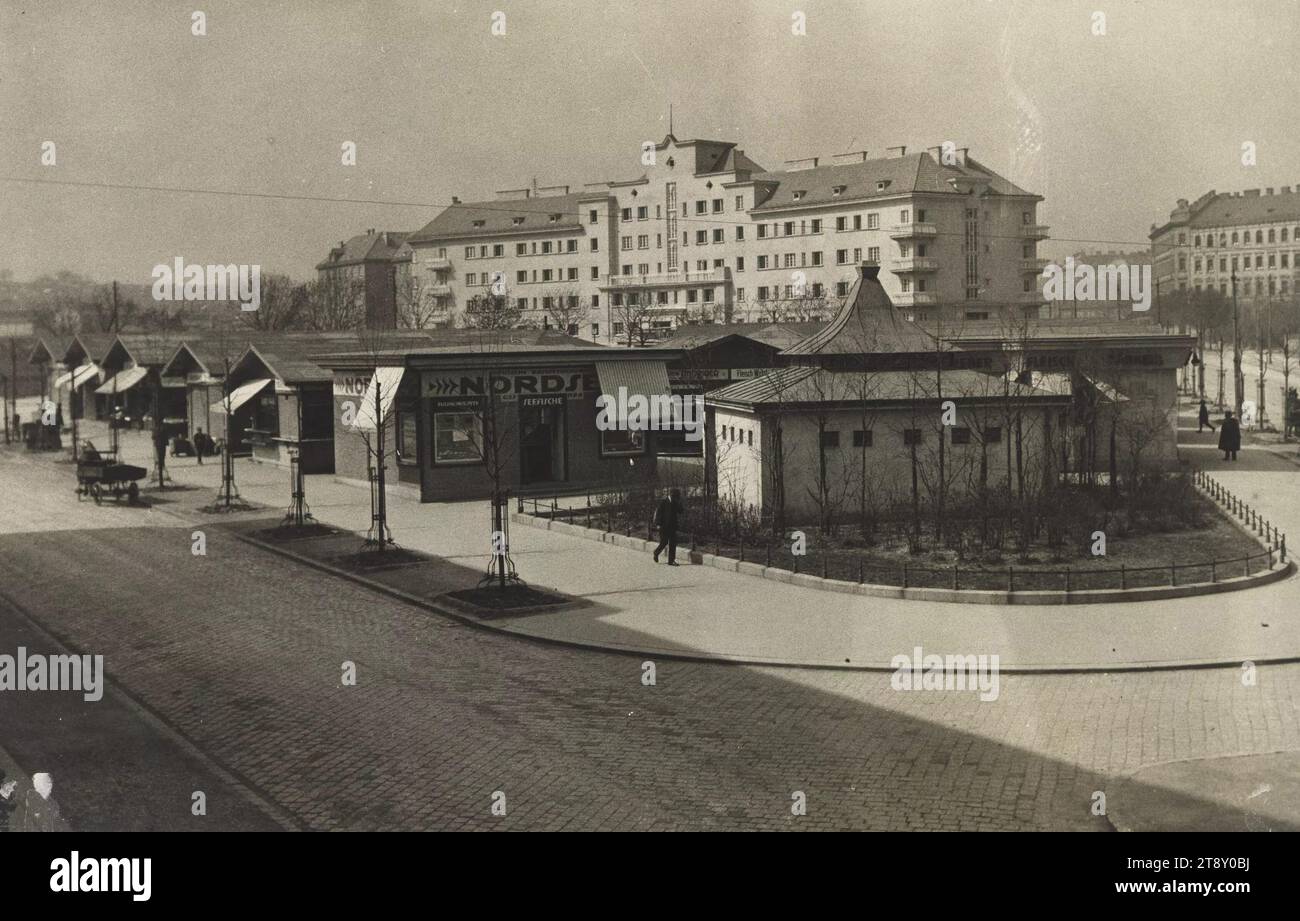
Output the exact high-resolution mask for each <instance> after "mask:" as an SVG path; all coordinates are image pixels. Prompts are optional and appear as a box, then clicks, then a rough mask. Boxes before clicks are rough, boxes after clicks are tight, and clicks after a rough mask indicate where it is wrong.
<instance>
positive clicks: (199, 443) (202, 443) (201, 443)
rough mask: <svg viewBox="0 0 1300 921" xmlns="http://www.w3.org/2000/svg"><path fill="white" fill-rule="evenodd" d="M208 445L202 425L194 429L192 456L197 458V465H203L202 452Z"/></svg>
mask: <svg viewBox="0 0 1300 921" xmlns="http://www.w3.org/2000/svg"><path fill="white" fill-rule="evenodd" d="M207 446H208V436H207V435H204V434H203V426H199V427H198V428H196V429H195V430H194V456H195V457H197V458H198V459H199V466H202V465H203V452H204V449H205V448H207Z"/></svg>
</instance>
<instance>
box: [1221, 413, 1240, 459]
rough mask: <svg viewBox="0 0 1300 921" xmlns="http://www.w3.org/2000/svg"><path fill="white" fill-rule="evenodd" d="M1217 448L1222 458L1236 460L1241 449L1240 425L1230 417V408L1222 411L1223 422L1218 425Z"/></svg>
mask: <svg viewBox="0 0 1300 921" xmlns="http://www.w3.org/2000/svg"><path fill="white" fill-rule="evenodd" d="M1219 450H1220V451H1222V452H1223V459H1224V460H1236V459H1237V452H1238V451H1240V450H1241V426H1240V425H1239V424H1237V420H1236V419H1234V418H1233V417H1232V410H1228V412H1226V413H1224V416H1223V424H1222V425H1220V426H1219Z"/></svg>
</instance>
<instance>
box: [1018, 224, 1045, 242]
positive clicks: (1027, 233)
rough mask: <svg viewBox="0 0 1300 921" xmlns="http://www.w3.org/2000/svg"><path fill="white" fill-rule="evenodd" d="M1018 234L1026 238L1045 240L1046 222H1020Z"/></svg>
mask: <svg viewBox="0 0 1300 921" xmlns="http://www.w3.org/2000/svg"><path fill="white" fill-rule="evenodd" d="M1020 236H1021V237H1022V238H1024V239H1026V240H1046V239H1047V237H1048V233H1047V225H1046V224H1021V225H1020Z"/></svg>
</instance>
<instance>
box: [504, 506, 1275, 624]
mask: <svg viewBox="0 0 1300 921" xmlns="http://www.w3.org/2000/svg"><path fill="white" fill-rule="evenodd" d="M1216 508H1217V505H1216ZM1228 517H1229V518H1230V519H1231V518H1232V516H1231V515H1229V516H1228ZM1233 521H1234V523H1236V522H1235V519H1233ZM510 522H511V523H512V524H521V525H524V526H526V527H532V528H538V529H540V530H544V531H555V532H556V533H559V534H568V535H570V536H572V537H580V538H583V539H584V540H594V541H599V542H600V543H605V544H613V545H614V546H616V547H624V548H626V549H628V550H639V551H641V552H643V553H649V552H653V550H654V548H655V547H657V546H658V544H656V543H655V542H654V541H649V540H641V539H640V538H637V537H628V536H627V535H624V534H619V533H617V532H613V531H599V530H596V529H595V528H586V527H583V526H582V525H575V524H569V523H568V522H565V521H552V520H551V519H549V518H539V517H536V516H533V515H529V514H527V513H526V512H511V513H510ZM1238 526H1240V525H1239V524H1238ZM1247 533H1249V531H1247ZM1252 536H1253V535H1252ZM687 556H688V557H689V558H690V560H691V562H692V563H696V564H697V565H700V566H711V567H713V568H714V569H722V570H725V571H726V572H738V573H743V574H745V575H749V576H757V577H759V578H763V579H770V580H771V581H773V582H784V583H787V584H789V585H798V586H801V587H803V588H812V589H817V590H819V591H825V592H839V593H840V594H845V595H863V596H866V597H870V598H893V599H900V600H904V601H938V602H944V603H948V604H983V605H991V604H998V605H1015V604H1040V605H1065V604H1126V603H1129V602H1135V601H1160V600H1164V599H1171V598H1190V597H1193V596H1196V595H1218V594H1222V593H1225V592H1239V591H1244V590H1245V589H1250V588H1258V587H1260V586H1263V585H1269V584H1271V583H1273V582H1280V581H1282V580H1283V579H1288V578H1290V577H1291V576H1292V575H1294V574H1295V572H1296V564H1295V561H1294V560H1291V561H1288V562H1287V563H1285V564H1284V565H1282V566H1280V567H1278V568H1274V569H1268V570H1264V571H1262V572H1257V573H1254V574H1252V575H1249V576H1234V577H1233V578H1231V579H1221V580H1220V581H1218V582H1198V583H1193V584H1191V585H1177V586H1172V585H1152V586H1147V587H1144V588H1127V589H1122V588H1105V589H1091V590H1083V591H1077V592H1062V591H1029V592H1009V593H1008V592H1002V591H993V590H987V589H950V588H903V587H902V586H898V585H872V584H869V583H866V584H864V583H858V582H848V581H846V580H843V579H823V578H822V577H821V576H817V575H813V574H812V573H806V572H799V573H796V572H791V571H790V570H788V569H780V568H778V567H775V566H764V565H763V564H761V563H748V562H746V563H742V562H740V561H739V560H736V559H734V558H733V557H728V556H717V555H715V554H712V553H703V552H701V551H698V550H697V551H695V552H688V553H687Z"/></svg>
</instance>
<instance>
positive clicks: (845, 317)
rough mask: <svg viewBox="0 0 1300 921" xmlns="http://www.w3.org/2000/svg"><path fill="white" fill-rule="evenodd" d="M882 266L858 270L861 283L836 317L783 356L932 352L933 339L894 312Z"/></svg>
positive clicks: (868, 266) (847, 298) (858, 282)
mask: <svg viewBox="0 0 1300 921" xmlns="http://www.w3.org/2000/svg"><path fill="white" fill-rule="evenodd" d="M879 275H880V266H878V265H863V266H860V267H859V271H858V279H857V281H855V282H854V283H853V288H852V289H851V290H850V291H849V293H848V296H847V297H845V298H844V303H843V304H841V305H840V309H839V310H837V311H836V312H835V316H834V317H832V318H831V321H830V322H829V323H827V324H826V326H825V327H823V328H822V329H821V330H820V331H819V332H816V333H814V334H813V335H811V336H809V337H808V338H807V339H804V340H803V341H802V342H799V343H797V344H795V345H792V346H791V347H790V348H788V349H786V350H785V351H784V352H782V353H781V354H783V355H850V354H852V355H859V354H863V353H868V352H875V353H879V352H896V353H897V352H903V353H917V352H929V351H931V350H933V348H934V337H933V336H931V335H929V334H928V333H926V332H925V331H924V330H922V329H921V328H920V327H919V326H917V325H916V324H915V323H914V322H912V321H911V320H908V319H907V318H906V317H904V316H903V315H902V314H901V313H899V312H898V311H897V310H895V309H894V305H893V302H891V301H890V300H889V295H888V294H886V293H885V289H884V288H882V287H881V286H880V278H879Z"/></svg>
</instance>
